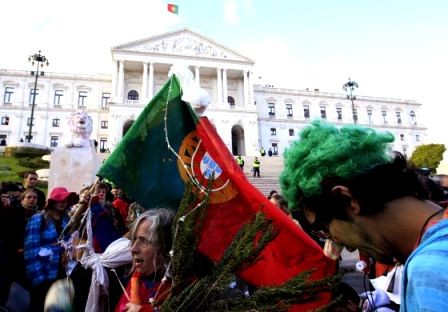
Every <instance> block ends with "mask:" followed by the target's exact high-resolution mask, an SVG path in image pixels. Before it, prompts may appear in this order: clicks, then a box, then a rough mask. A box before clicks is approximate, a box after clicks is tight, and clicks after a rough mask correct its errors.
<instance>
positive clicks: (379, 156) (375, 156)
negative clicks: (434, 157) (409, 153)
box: [280, 122, 423, 262]
mask: <svg viewBox="0 0 448 312" xmlns="http://www.w3.org/2000/svg"><path fill="white" fill-rule="evenodd" d="M392 141H393V136H392V135H391V134H390V133H377V132H375V131H374V130H372V129H367V128H361V127H358V126H347V127H343V128H341V129H337V128H336V127H334V126H332V125H328V124H325V123H321V122H313V123H312V125H311V126H309V127H307V128H305V129H304V130H303V132H302V133H301V138H300V140H299V141H296V142H295V143H294V144H292V146H291V147H290V148H289V149H288V150H287V152H286V154H285V169H284V172H283V173H282V175H281V178H280V183H281V186H282V193H283V194H284V196H285V197H286V198H287V200H288V203H289V204H290V206H289V207H290V209H298V210H299V211H301V213H303V214H304V215H305V217H306V218H305V219H306V220H307V221H308V222H309V223H310V225H311V228H312V229H313V230H314V231H316V232H317V231H324V232H325V233H327V234H328V235H329V236H331V237H333V238H337V240H338V241H339V243H342V244H343V245H345V246H347V247H351V248H359V249H360V250H362V251H365V252H366V253H367V254H370V255H371V256H373V257H374V258H376V259H377V260H382V261H384V262H390V261H392V256H391V255H390V254H387V255H386V254H385V250H384V248H377V246H375V243H374V242H373V241H372V239H371V237H370V235H369V233H368V232H367V230H366V229H365V228H363V227H362V226H360V225H359V224H357V223H356V222H355V221H354V216H356V217H358V216H363V217H369V218H372V217H374V216H376V215H377V214H380V213H382V212H383V211H384V209H385V206H386V204H388V203H390V202H391V201H394V200H396V199H400V198H403V197H406V196H413V197H416V196H423V195H422V194H423V192H422V190H423V188H422V186H421V184H420V182H419V180H418V177H417V174H416V172H415V170H414V169H413V168H410V167H409V166H408V164H407V162H406V159H405V158H404V157H403V156H402V155H401V154H399V153H392V152H391V150H390V146H389V143H391V142H392ZM301 220H302V219H301ZM364 220H365V218H364V219H363V221H364Z"/></svg>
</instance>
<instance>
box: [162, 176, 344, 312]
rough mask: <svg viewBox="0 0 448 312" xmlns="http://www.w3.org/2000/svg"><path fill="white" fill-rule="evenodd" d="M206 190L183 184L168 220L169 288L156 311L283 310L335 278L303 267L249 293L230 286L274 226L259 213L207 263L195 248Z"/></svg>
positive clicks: (323, 288) (331, 283) (310, 296)
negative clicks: (172, 218)
mask: <svg viewBox="0 0 448 312" xmlns="http://www.w3.org/2000/svg"><path fill="white" fill-rule="evenodd" d="M209 191H210V185H209V188H208V189H207V190H206V191H205V196H204V194H203V193H201V192H199V191H197V189H196V188H194V187H193V185H192V184H191V183H190V184H188V185H187V187H186V191H185V194H184V198H183V200H182V202H181V205H180V208H179V211H178V214H177V216H176V219H175V223H174V225H173V233H174V234H173V235H174V241H173V252H174V254H173V257H172V263H171V269H170V271H171V275H172V291H171V295H170V297H169V298H168V299H167V300H166V301H165V302H164V304H163V305H162V307H161V310H162V311H179V312H182V311H249V310H253V311H286V310H287V309H288V308H289V307H290V306H291V304H295V303H306V302H311V301H314V300H316V299H317V298H318V296H319V294H320V293H321V292H325V291H330V290H331V288H332V287H333V286H334V285H335V284H336V283H337V281H338V280H339V277H338V276H335V277H330V278H326V279H322V280H317V281H312V280H310V276H311V274H312V272H304V273H301V274H299V275H297V276H296V277H294V278H292V279H291V280H289V281H287V282H285V283H284V284H282V285H279V286H275V287H262V288H258V289H257V290H255V291H254V292H253V293H252V294H251V295H250V296H245V295H244V293H243V292H242V291H239V292H238V291H236V290H232V289H230V288H229V285H230V283H231V282H233V281H235V279H236V273H237V272H238V271H240V270H241V269H243V268H244V267H246V266H248V265H250V264H253V263H254V262H255V261H257V260H258V257H259V255H260V253H261V251H262V250H263V249H264V248H265V247H266V245H267V244H268V243H269V242H271V241H272V239H274V238H275V237H276V235H277V234H278V230H277V229H275V227H274V224H273V223H272V221H271V220H268V219H266V216H265V215H264V214H263V213H262V212H259V213H257V214H256V215H255V217H254V218H253V219H252V220H251V221H250V222H248V223H247V224H245V225H243V226H242V227H241V229H240V230H239V231H238V233H237V234H236V235H235V237H234V239H233V241H232V243H231V244H230V246H229V247H228V248H227V249H226V251H225V252H224V255H223V257H222V258H221V260H220V261H219V262H218V263H212V262H211V261H209V260H208V259H206V258H205V257H203V256H201V255H199V254H198V253H197V252H196V245H197V243H198V242H197V240H198V235H197V233H199V231H200V229H201V227H202V223H203V220H204V216H205V212H206V210H207V207H208V203H209V201H208V195H207V194H209ZM201 202H202V204H201V205H200V206H199V207H197V208H196V209H194V210H192V209H193V208H194V207H196V206H197V205H198V204H199V203H201ZM186 215H188V216H187V217H186V218H183V216H186ZM267 269H268V268H267Z"/></svg>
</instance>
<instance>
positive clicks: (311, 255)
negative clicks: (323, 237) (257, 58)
mask: <svg viewBox="0 0 448 312" xmlns="http://www.w3.org/2000/svg"><path fill="white" fill-rule="evenodd" d="M181 97H182V89H181V86H180V83H179V80H178V79H177V77H176V76H175V75H172V76H171V78H170V79H169V80H168V82H167V83H166V84H165V85H164V86H163V87H162V89H161V90H160V91H159V92H158V93H157V95H156V96H155V97H154V98H153V99H152V100H151V102H150V103H149V104H148V105H147V107H146V108H145V109H144V110H143V112H142V113H141V115H140V116H139V117H138V118H137V120H136V121H135V122H134V124H133V125H132V127H131V128H130V129H129V131H128V132H127V133H126V135H125V137H124V138H123V139H122V140H121V141H120V143H119V144H118V146H117V147H116V149H115V150H114V152H113V153H112V154H111V155H110V156H109V157H108V159H107V160H106V162H105V163H104V164H103V166H102V167H101V168H100V170H99V172H98V175H99V176H101V177H105V178H107V179H108V180H110V181H112V182H113V183H114V184H116V185H118V186H119V187H121V188H122V189H123V190H124V191H125V192H126V193H127V194H128V195H129V196H130V197H131V198H133V199H134V200H136V201H137V202H139V203H140V204H142V205H143V206H144V207H146V208H147V209H150V208H154V207H161V206H170V207H173V208H177V207H178V204H179V202H180V200H181V198H182V196H183V191H184V189H185V185H186V183H187V181H193V183H194V185H195V186H196V187H198V188H200V189H202V190H204V191H205V190H210V191H211V194H210V196H209V200H210V205H209V207H208V208H207V212H206V217H205V220H204V223H203V227H202V229H201V233H199V243H198V246H197V248H198V251H199V252H200V253H202V254H203V255H205V256H207V257H208V258H209V259H211V260H213V261H218V260H219V259H221V257H222V256H223V254H224V252H225V250H226V249H227V248H228V246H229V245H230V243H231V242H232V240H233V239H234V237H235V234H236V233H237V232H238V230H239V229H240V228H241V226H242V225H243V224H246V223H248V222H249V221H250V220H251V219H252V218H253V216H254V215H255V214H256V213H257V212H259V211H260V210H261V211H262V212H264V214H265V215H266V217H267V218H269V219H270V220H273V223H274V224H275V226H276V228H277V229H278V230H279V234H278V235H277V236H276V237H275V238H274V239H273V240H272V241H271V242H270V243H269V244H268V245H267V246H266V247H265V248H264V249H263V251H262V252H261V254H260V258H259V260H258V261H256V262H254V263H253V264H251V265H250V266H248V267H245V268H244V269H243V270H241V271H240V272H239V275H240V276H241V277H242V278H243V279H244V280H246V281H247V282H248V283H250V284H251V285H254V286H258V287H259V286H275V285H280V284H282V283H284V282H286V281H288V280H290V279H291V278H292V277H294V276H296V275H298V274H299V273H303V272H305V271H313V273H312V275H311V279H312V280H317V279H322V278H324V277H327V276H328V275H331V274H333V273H334V270H335V263H334V261H332V260H330V259H328V258H326V257H325V256H324V254H323V252H322V249H321V248H320V247H319V246H318V245H317V244H316V243H315V242H314V241H313V240H312V239H311V238H310V237H309V236H308V235H307V234H306V233H305V232H303V231H302V230H301V229H300V228H299V227H298V226H297V225H296V224H295V223H294V222H293V221H292V220H291V219H290V218H289V217H288V216H287V215H286V214H285V213H284V212H283V211H281V210H280V209H278V208H277V207H276V206H275V205H273V204H272V203H271V202H269V200H268V199H267V198H266V197H265V196H264V195H263V194H262V193H261V192H260V191H259V190H257V189H256V188H255V187H254V186H253V185H251V184H250V183H249V181H248V180H247V178H246V176H245V175H244V173H243V172H242V171H241V169H240V167H239V166H238V165H237V163H236V162H235V160H234V158H233V156H232V154H231V153H230V152H229V150H228V148H227V146H226V145H225V144H224V142H223V141H222V139H221V138H220V137H219V135H218V134H217V132H216V130H215V128H214V127H213V125H212V124H211V123H210V122H209V120H208V119H207V117H200V118H199V117H198V116H197V115H196V113H195V112H194V110H193V109H192V107H191V106H190V104H188V103H186V102H184V101H182V99H181ZM210 179H213V180H212V181H210ZM209 183H211V185H210V184H209ZM328 301H329V296H328V294H327V296H321V297H320V299H319V300H317V301H314V302H313V303H311V304H307V305H306V306H305V305H300V306H298V307H297V309H294V310H296V311H304V309H305V308H306V309H308V308H313V307H318V306H321V305H323V304H326V303H327V302H328Z"/></svg>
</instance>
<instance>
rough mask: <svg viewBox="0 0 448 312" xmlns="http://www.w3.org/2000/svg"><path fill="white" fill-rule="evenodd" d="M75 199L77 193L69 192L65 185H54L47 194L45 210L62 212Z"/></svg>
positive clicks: (76, 199) (74, 201) (76, 198)
mask: <svg viewBox="0 0 448 312" xmlns="http://www.w3.org/2000/svg"><path fill="white" fill-rule="evenodd" d="M77 201H78V195H76V193H75V192H69V191H68V190H67V189H66V188H65V187H55V188H53V189H52V190H51V192H50V195H48V198H47V203H46V205H45V210H47V211H52V212H57V213H63V212H65V211H66V210H67V209H68V208H69V207H70V206H71V205H73V204H74V203H76V202H77Z"/></svg>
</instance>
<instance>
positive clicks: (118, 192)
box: [110, 186, 121, 199]
mask: <svg viewBox="0 0 448 312" xmlns="http://www.w3.org/2000/svg"><path fill="white" fill-rule="evenodd" d="M110 192H111V193H112V195H113V197H114V199H116V198H118V197H120V195H121V189H120V188H119V187H117V186H113V187H112V190H111V191H110Z"/></svg>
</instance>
